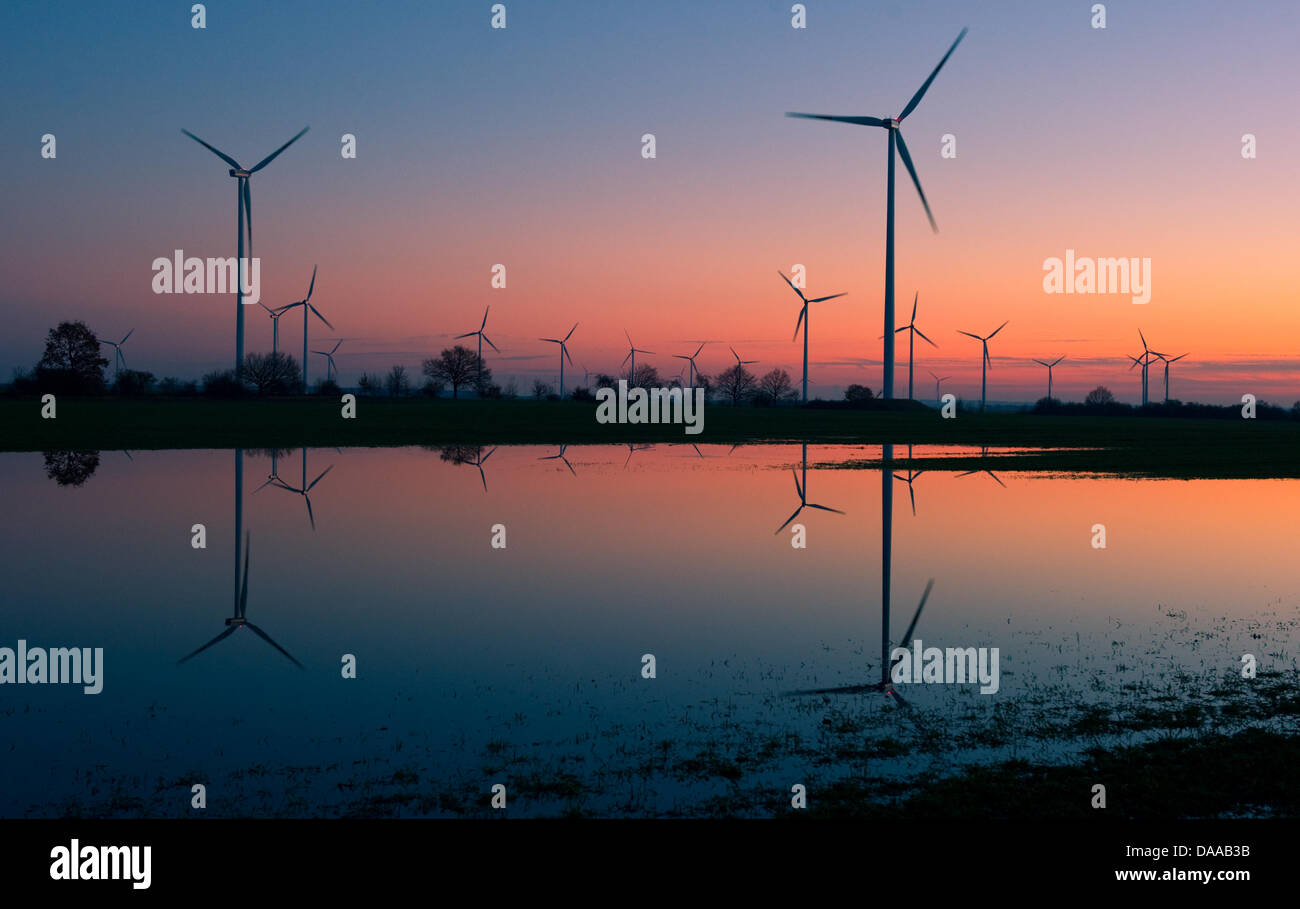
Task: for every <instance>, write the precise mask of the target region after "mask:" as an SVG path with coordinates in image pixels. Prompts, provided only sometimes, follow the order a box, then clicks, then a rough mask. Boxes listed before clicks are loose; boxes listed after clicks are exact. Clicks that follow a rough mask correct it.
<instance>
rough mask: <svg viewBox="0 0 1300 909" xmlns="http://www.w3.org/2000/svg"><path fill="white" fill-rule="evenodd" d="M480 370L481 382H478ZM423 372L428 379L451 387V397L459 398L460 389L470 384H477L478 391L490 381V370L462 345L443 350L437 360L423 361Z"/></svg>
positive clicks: (476, 355)
mask: <svg viewBox="0 0 1300 909" xmlns="http://www.w3.org/2000/svg"><path fill="white" fill-rule="evenodd" d="M480 368H481V370H482V373H481V375H482V381H481V382H479V376H480ZM423 372H424V374H425V375H426V376H428V377H429V378H430V379H437V380H441V381H443V382H446V383H447V384H448V385H450V386H451V396H452V397H453V398H457V397H460V387H461V386H462V385H468V384H470V383H471V382H476V383H478V384H479V386H480V389H481V388H482V387H485V386H487V385H488V383H490V382H491V381H492V370H490V369H488V368H487V367H486V366H483V365H482V364H481V363H480V362H479V356H478V354H476V353H475V352H474V351H472V350H470V349H469V348H468V347H465V346H464V345H461V344H457V345H456V346H455V347H452V348H449V349H447V350H444V351H443V352H442V353H440V354H438V358H437V359H430V360H425V361H424V369H423Z"/></svg>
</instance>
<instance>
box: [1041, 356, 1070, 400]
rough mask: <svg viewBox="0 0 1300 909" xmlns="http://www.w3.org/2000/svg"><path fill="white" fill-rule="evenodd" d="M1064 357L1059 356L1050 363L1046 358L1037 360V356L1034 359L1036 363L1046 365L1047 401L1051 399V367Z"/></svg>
mask: <svg viewBox="0 0 1300 909" xmlns="http://www.w3.org/2000/svg"><path fill="white" fill-rule="evenodd" d="M1064 359H1065V357H1064V356H1060V357H1057V358H1056V359H1055V360H1053V361H1052V362H1051V363H1048V362H1047V361H1046V360H1039V359H1037V358H1035V359H1034V362H1035V363H1037V364H1038V365H1040V366H1046V367H1047V400H1049V401H1050V400H1052V367H1053V366H1055V365H1056V364H1057V363H1060V362H1061V361H1062V360H1064Z"/></svg>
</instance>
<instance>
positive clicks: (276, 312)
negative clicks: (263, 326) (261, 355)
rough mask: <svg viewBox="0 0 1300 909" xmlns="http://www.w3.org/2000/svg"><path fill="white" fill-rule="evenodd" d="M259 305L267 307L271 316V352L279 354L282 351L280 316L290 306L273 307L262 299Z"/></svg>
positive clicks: (258, 302)
mask: <svg viewBox="0 0 1300 909" xmlns="http://www.w3.org/2000/svg"><path fill="white" fill-rule="evenodd" d="M257 305H258V306H260V307H262V308H263V309H265V310H266V314H267V315H268V316H270V318H271V353H273V354H278V353H279V352H280V317H281V316H282V315H284V314H285V313H286V312H287V311H288V309H289V307H287V306H285V307H281V308H280V309H272V308H271V307H269V306H267V305H266V304H265V303H263V302H262V301H261V300H258V301H257Z"/></svg>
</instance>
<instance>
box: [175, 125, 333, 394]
mask: <svg viewBox="0 0 1300 909" xmlns="http://www.w3.org/2000/svg"><path fill="white" fill-rule="evenodd" d="M309 129H311V127H310V126H304V127H303V128H302V129H301V130H299V132H298V135H296V136H294V137H293V138H292V139H290V140H289V141H288V142H286V143H284V144H283V145H281V146H280V147H279V148H277V149H276V150H275V151H273V152H271V153H270V154H269V155H267V156H266V157H265V158H263V159H262V160H261V161H258V162H257V163H256V164H254V165H253V166H252V167H250V168H248V169H244V168H243V167H242V166H241V165H240V163H239V162H238V161H236V160H235V159H234V158H232V157H230V155H228V154H226V153H225V152H223V151H220V150H219V149H217V148H214V147H213V146H211V145H209V144H208V143H206V142H204V141H203V140H202V139H200V138H199V137H198V136H196V135H194V133H192V132H190V131H189V130H188V129H183V130H181V132H183V133H184V134H185V135H187V136H189V137H190V138H191V139H193V140H194V141H195V142H197V143H199V145H202V146H203V147H204V148H206V149H207V150H208V151H210V152H212V153H213V154H214V155H216V156H217V157H218V158H220V159H221V160H222V161H225V162H226V163H227V164H229V165H230V176H232V177H234V178H235V180H236V183H235V197H236V199H237V200H238V202H239V217H238V221H237V223H236V230H235V236H236V237H237V238H238V239H237V241H236V243H237V252H236V258H235V378H237V379H238V378H242V377H243V375H244V305H243V304H244V225H245V224H247V225H248V258H249V259H252V258H253V196H252V192H251V190H250V189H249V180H250V178H251V177H252V176H253V174H255V173H257V172H258V171H259V170H261V169H262V168H264V167H266V165H268V164H270V163H271V162H272V161H274V160H275V159H276V157H277V156H278V155H279V154H280V152H282V151H284V150H285V149H286V148H288V147H289V146H290V145H293V143H295V142H297V141H298V140H299V139H301V138H302V134H303V133H305V132H307V130H309ZM302 358H303V359H304V360H306V359H307V352H306V351H305V350H304V351H303V355H302ZM306 369H307V366H306V364H305V363H304V364H303V372H304V374H305V373H306Z"/></svg>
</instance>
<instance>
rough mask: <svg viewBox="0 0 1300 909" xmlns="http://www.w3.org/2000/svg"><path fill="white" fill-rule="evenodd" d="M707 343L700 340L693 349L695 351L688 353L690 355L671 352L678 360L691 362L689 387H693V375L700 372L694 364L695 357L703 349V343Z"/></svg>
mask: <svg viewBox="0 0 1300 909" xmlns="http://www.w3.org/2000/svg"><path fill="white" fill-rule="evenodd" d="M708 343H709V342H708V341H701V342H700V346H699V348H698V349H697V350H696V351H695V353H693V354H690V355H687V354H673V357H675V358H676V359H678V360H686V361H687V362H689V363H690V364H691V374H690V380H691V382H690V384H691V387H692V388H694V387H695V377H696V376H697V375H699V372H700V369H699V367H698V366H696V365H695V358H696V357H698V356H699V355H700V351H701V350H703V349H704V345H705V344H708Z"/></svg>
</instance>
